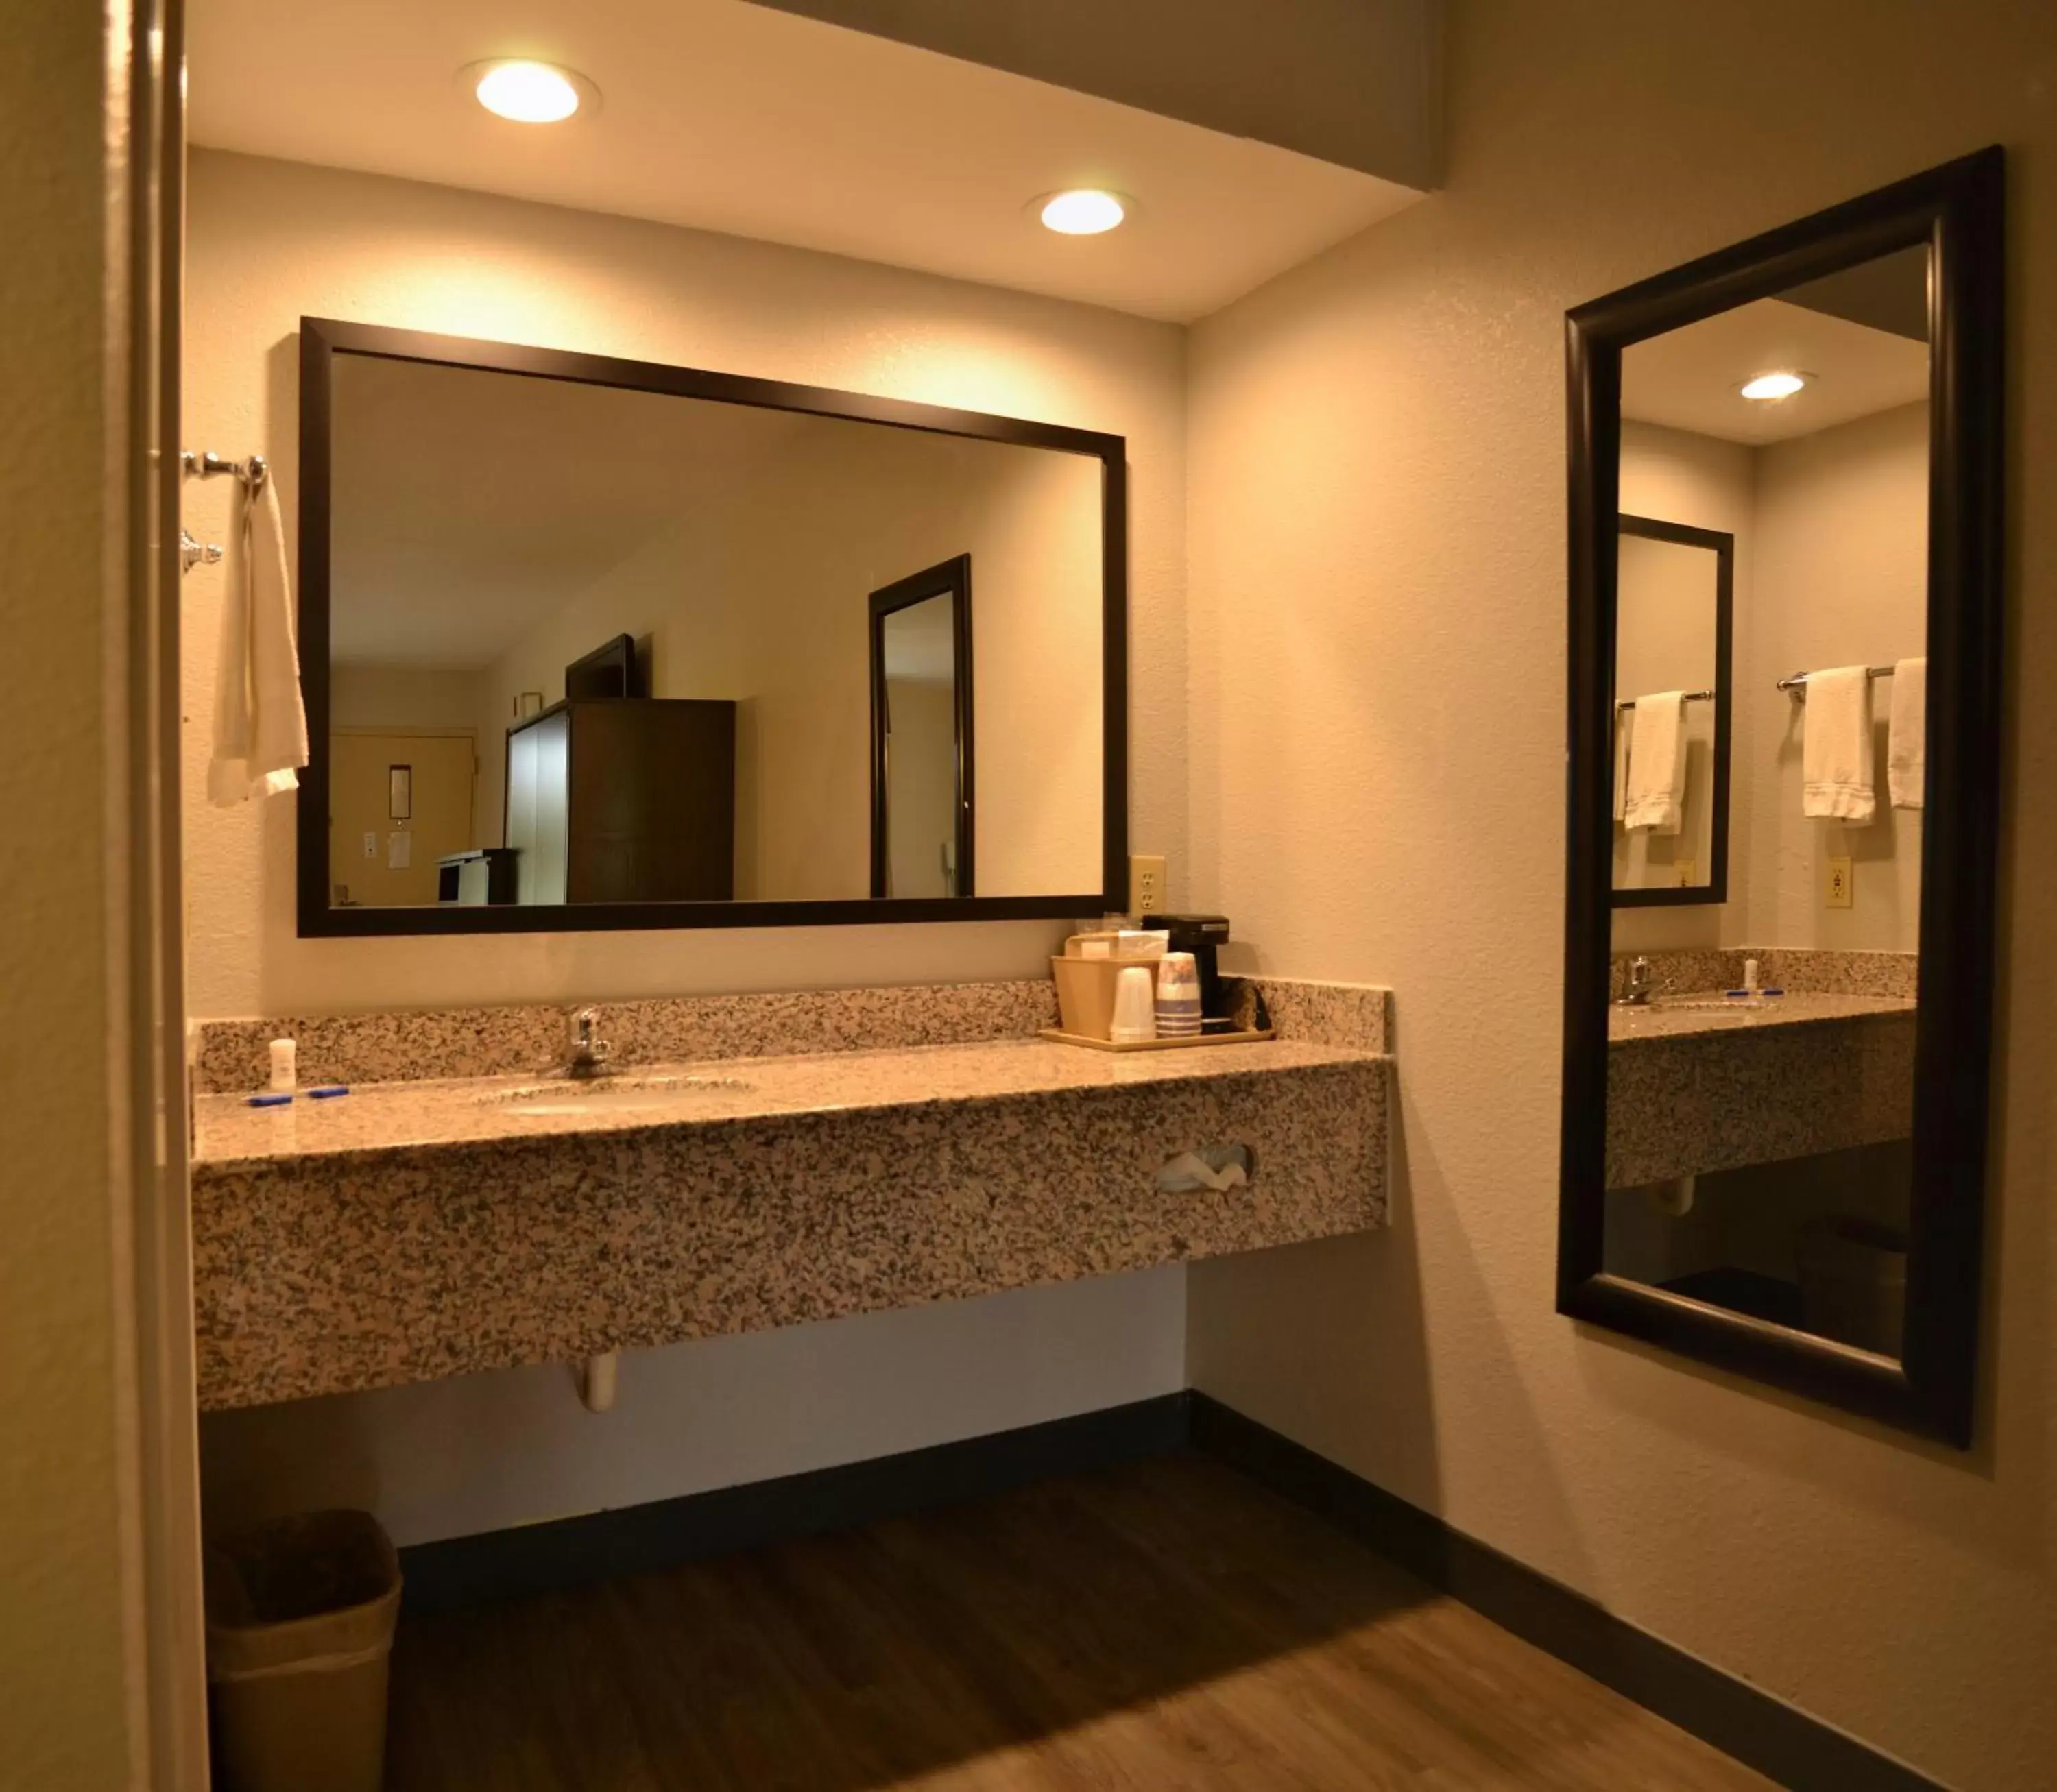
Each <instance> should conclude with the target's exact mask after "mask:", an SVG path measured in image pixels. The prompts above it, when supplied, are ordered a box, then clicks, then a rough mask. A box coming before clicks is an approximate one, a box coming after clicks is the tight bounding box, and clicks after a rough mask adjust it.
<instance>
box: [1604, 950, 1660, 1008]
mask: <svg viewBox="0 0 2057 1792" xmlns="http://www.w3.org/2000/svg"><path fill="white" fill-rule="evenodd" d="M1656 993H1657V974H1656V973H1655V971H1652V970H1651V968H1650V960H1649V959H1647V958H1645V957H1643V955H1642V954H1641V953H1638V954H1637V955H1636V957H1635V962H1634V963H1631V965H1630V966H1629V967H1628V984H1627V987H1626V988H1624V989H1623V991H1622V992H1621V994H1620V995H1617V996H1616V997H1615V999H1614V1005H1615V1007H1617V1008H1647V1007H1649V1006H1650V999H1651V996H1653V995H1655V994H1656Z"/></svg>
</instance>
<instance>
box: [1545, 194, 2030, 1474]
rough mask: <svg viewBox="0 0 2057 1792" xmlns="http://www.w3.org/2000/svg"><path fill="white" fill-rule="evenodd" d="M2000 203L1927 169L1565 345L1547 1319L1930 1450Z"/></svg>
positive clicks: (1979, 1017)
mask: <svg viewBox="0 0 2057 1792" xmlns="http://www.w3.org/2000/svg"><path fill="white" fill-rule="evenodd" d="M1997 182H1998V161H1997V156H1996V155H1994V156H1988V157H1984V158H1974V159H1973V160H1972V161H1970V162H1968V163H1965V164H1953V165H1952V167H1951V168H1947V169H1944V170H1939V171H1937V172H1936V173H1935V174H1933V175H1931V176H1923V177H1921V178H1920V179H1919V180H1916V181H1913V182H1910V183H1908V184H1904V185H1903V186H1902V187H1900V188H1893V189H1889V191H1888V192H1885V193H1881V194H1877V195H1873V196H1870V197H1869V199H1867V200H1861V201H1858V202H1856V203H1855V204H1853V205H1850V206H1847V207H1844V208H1838V210H1837V211H1836V212H1832V213H1828V214H1825V215H1823V216H1821V217H1819V218H1817V219H1813V220H1806V221H1805V222H1804V223H1802V224H1797V225H1795V226H1793V227H1790V228H1789V229H1788V230H1786V231H1778V232H1774V233H1773V234H1772V235H1770V236H1769V237H1766V238H1763V239H1758V241H1756V242H1754V243H1746V244H1743V245H1742V246H1740V247H1738V248H1737V249H1734V250H1732V251H1726V252H1725V253H1723V254H1722V255H1717V256H1714V257H1710V258H1709V259H1708V260H1707V261H1706V262H1704V263H1698V264H1695V265H1694V267H1689V268H1685V269H1681V270H1679V271H1678V272H1677V273H1675V274H1674V275H1666V276H1662V277H1660V278H1659V279H1656V280H1653V281H1650V282H1647V283H1644V284H1643V286H1641V287H1633V288H1631V289H1629V290H1628V291H1627V292H1624V293H1621V294H1617V295H1614V296H1613V297H1611V298H1610V299H1602V300H1599V301H1598V302H1596V303H1595V304H1593V305H1591V306H1588V307H1583V308H1582V309H1581V310H1580V311H1578V312H1575V313H1574V314H1573V315H1572V320H1571V322H1572V332H1571V358H1572V375H1573V382H1574V383H1573V397H1574V405H1575V411H1574V415H1575V417H1578V418H1580V419H1582V420H1583V422H1584V425H1585V430H1584V433H1582V434H1581V433H1575V437H1574V467H1573V493H1572V496H1573V516H1572V532H1573V538H1574V566H1573V581H1572V616H1571V624H1572V635H1573V657H1574V667H1575V674H1576V676H1575V684H1574V696H1573V714H1572V717H1571V737H1572V758H1573V776H1574V794H1573V805H1572V806H1573V813H1572V817H1571V913H1570V915H1569V916H1568V942H1569V959H1568V986H1567V995H1566V1000H1567V1003H1568V1017H1567V1020H1568V1024H1567V1039H1568V1053H1569V1056H1568V1061H1567V1063H1566V1066H1565V1077H1566V1108H1565V1180H1564V1248H1563V1253H1562V1257H1561V1260H1560V1304H1562V1305H1563V1307H1564V1310H1566V1311H1570V1312H1572V1313H1575V1314H1577V1315H1580V1316H1582V1317H1585V1318H1589V1319H1599V1320H1601V1321H1603V1322H1604V1323H1608V1324H1611V1325H1615V1326H1617V1327H1619V1328H1621V1329H1623V1330H1627V1331H1635V1332H1638V1333H1639V1334H1640V1335H1645V1336H1650V1337H1655V1338H1658V1339H1661V1340H1662V1341H1663V1342H1665V1343H1670V1344H1672V1345H1674V1346H1675V1347H1678V1348H1681V1349H1683V1350H1686V1351H1691V1352H1692V1353H1693V1354H1695V1355H1703V1356H1707V1357H1710V1358H1711V1359H1714V1360H1717V1361H1720V1362H1722V1363H1726V1364H1729V1365H1730V1366H1731V1367H1746V1368H1748V1369H1750V1370H1751V1371H1754V1372H1757V1373H1759V1374H1762V1375H1765V1376H1766V1378H1767V1379H1774V1380H1778V1381H1782V1382H1783V1383H1786V1385H1789V1386H1793V1387H1801V1388H1803V1389H1804V1390H1806V1391H1809V1392H1813V1393H1817V1394H1822V1395H1823V1396H1825V1397H1826V1398H1831V1399H1835V1400H1837V1401H1839V1402H1841V1403H1842V1404H1845V1405H1849V1406H1857V1407H1858V1408H1861V1410H1869V1411H1872V1412H1874V1413H1877V1414H1881V1416H1885V1417H1888V1418H1894V1419H1896V1420H1897V1421H1898V1422H1903V1423H1907V1424H1911V1425H1916V1426H1922V1427H1924V1428H1927V1429H1930V1430H1940V1431H1942V1432H1944V1433H1945V1434H1949V1435H1952V1436H1955V1437H1959V1438H1961V1437H1962V1436H1963V1434H1964V1432H1965V1430H1966V1428H1967V1426H1968V1423H1969V1418H1968V1401H1969V1386H1970V1384H1969V1379H1968V1377H1969V1367H1970V1362H1971V1354H1970V1353H1971V1352H1972V1351H1973V1350H1974V1349H1975V1346H1976V1331H1975V1327H1972V1324H1971V1321H1970V1319H1969V1317H1968V1315H1970V1314H1971V1313H1972V1311H1974V1310H1975V1306H1976V1293H1977V1274H1978V1266H1977V1263H1976V1254H1975V1252H1972V1251H1971V1250H1970V1248H1969V1247H1968V1243H1967V1240H1968V1239H1975V1238H1976V1220H1977V1210H1978V1205H1979V1202H1980V1199H1981V1196H1982V1177H1981V1175H1980V1165H1981V1162H1982V1154H1983V1148H1984V1087H1985V1084H1984V1064H1985V1056H1986V1051H1987V1033H1988V1024H1989V1022H1988V1015H1987V1013H1986V1009H1985V1000H1984V997H1985V991H1986V989H1987V986H1988V979H1989V977H1990V951H1991V943H1990V942H1991V926H1992V911H1991V902H1992V856H1993V850H1994V847H1993V841H1992V830H1991V815H1992V788H1991V777H1992V754H1993V746H1992V742H1993V730H1994V728H1995V726H1996V718H1995V716H1994V714H1993V713H1992V690H1993V680H1994V669H1995V663H1996V662H1995V657H1994V656H1995V651H1996V649H1995V636H1996V617H1997V598H1996V590H1995V581H1996V559H1995V549H1994V545H1993V541H1994V533H1995V528H1996V521H1995V513H1994V509H1993V506H1994V504H1995V494H1996V490H1997V485H1998V481H1997V477H1996V466H1995V464H1994V463H1995V459H1996V446H1995V437H1994V421H1995V419H1996V415H1997V406H1998V385H1997V378H1998V370H1997V367H1996V365H1995V363H1994V361H1993V358H1992V357H1993V354H1994V352H1995V349H1994V344H1995V341H1996V338H1995V336H1994V335H1993V334H1992V311H1993V308H1994V307H1995V306H1996V303H1997V301H1996V296H1995V295H1996V291H1997V286H1996V283H1997V278H1998V275H1997V271H1996V265H1995V263H1996V256H1997V248H1996V244H1997V236H1998V214H1997V198H1996V192H1997ZM1603 849H1604V850H1603Z"/></svg>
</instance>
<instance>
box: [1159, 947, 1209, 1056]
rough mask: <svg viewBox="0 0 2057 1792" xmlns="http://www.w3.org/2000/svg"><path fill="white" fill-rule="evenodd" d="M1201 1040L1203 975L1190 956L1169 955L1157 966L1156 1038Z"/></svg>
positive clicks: (1178, 953)
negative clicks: (1201, 981) (1201, 989)
mask: <svg viewBox="0 0 2057 1792" xmlns="http://www.w3.org/2000/svg"><path fill="white" fill-rule="evenodd" d="M1199 1036H1200V973H1199V967H1198V966H1197V965H1195V963H1194V962H1193V955H1192V954H1191V952H1167V953H1166V954H1165V955H1164V956H1163V958H1162V959H1160V960H1159V962H1158V965H1157V1037H1158V1038H1160V1039H1197V1038H1199Z"/></svg>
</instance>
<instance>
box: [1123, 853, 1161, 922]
mask: <svg viewBox="0 0 2057 1792" xmlns="http://www.w3.org/2000/svg"><path fill="white" fill-rule="evenodd" d="M1165 877H1166V872H1165V863H1164V856H1163V854H1162V853H1161V852H1132V853H1130V854H1129V856H1128V912H1129V913H1130V914H1132V915H1161V914H1163V912H1165V904H1166V900H1167V898H1166V896H1165V893H1164V884H1165Z"/></svg>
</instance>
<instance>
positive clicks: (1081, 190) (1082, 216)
mask: <svg viewBox="0 0 2057 1792" xmlns="http://www.w3.org/2000/svg"><path fill="white" fill-rule="evenodd" d="M1036 216H1038V217H1040V219H1041V220H1043V223H1044V227H1045V228H1047V229H1049V230H1054V231H1057V232H1058V233H1059V234H1060V235H1064V236H1099V235H1102V234H1104V232H1106V231H1111V230H1112V229H1113V228H1114V227H1115V226H1116V224H1120V222H1121V220H1123V219H1124V218H1125V217H1127V216H1128V206H1127V205H1126V204H1124V203H1123V201H1122V200H1120V198H1119V197H1118V196H1116V195H1115V194H1113V193H1110V192H1106V191H1104V189H1102V188H1098V187H1072V188H1068V189H1067V190H1066V191H1064V192H1061V193H1052V194H1051V195H1050V196H1049V197H1048V199H1046V200H1043V201H1042V202H1041V204H1040V205H1039V206H1038V207H1037V208H1036Z"/></svg>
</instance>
